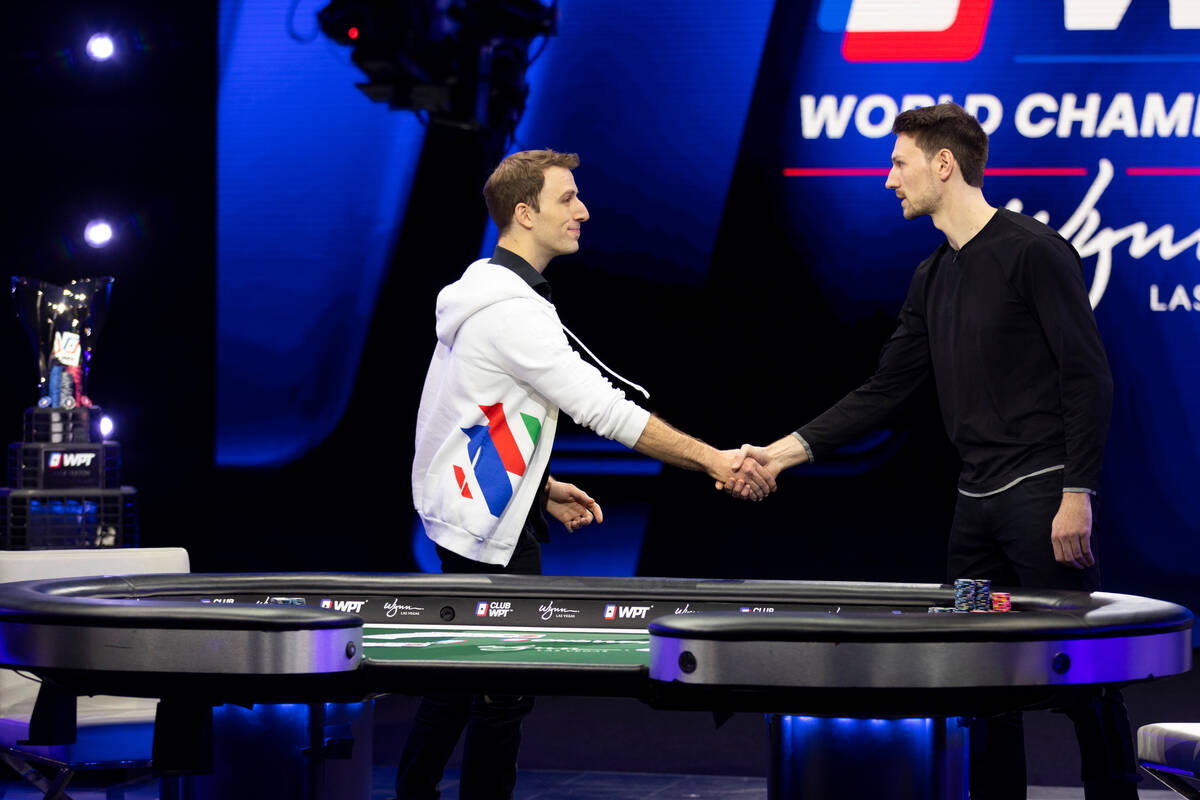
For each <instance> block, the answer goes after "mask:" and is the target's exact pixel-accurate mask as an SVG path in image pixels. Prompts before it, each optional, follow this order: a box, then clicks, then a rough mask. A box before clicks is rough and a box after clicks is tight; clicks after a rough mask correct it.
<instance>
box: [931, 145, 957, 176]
mask: <svg viewBox="0 0 1200 800" xmlns="http://www.w3.org/2000/svg"><path fill="white" fill-rule="evenodd" d="M954 164H955V161H954V153H952V152H950V148H948V147H943V148H942V149H941V150H938V151H937V154H936V155H934V157H933V166H934V169H936V170H937V174H938V177H939V178H941V179H942V180H944V181H946V180H949V179H950V176H951V174H953V173H954Z"/></svg>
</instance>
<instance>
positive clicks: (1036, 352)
mask: <svg viewBox="0 0 1200 800" xmlns="http://www.w3.org/2000/svg"><path fill="white" fill-rule="evenodd" d="M930 373H932V375H933V379H934V382H935V384H936V387H937V396H938V403H939V405H940V407H941V412H942V420H943V423H944V424H945V427H946V433H947V434H949V436H950V440H951V441H952V442H953V443H954V445H955V447H956V448H957V449H958V453H959V455H960V456H961V458H962V462H963V466H962V472H961V473H960V475H959V490H960V491H963V492H967V493H971V494H987V493H990V492H994V491H997V490H999V489H1002V488H1005V487H1006V486H1008V485H1009V484H1011V483H1012V482H1014V481H1015V480H1017V479H1019V478H1021V477H1024V476H1028V475H1030V474H1032V473H1035V472H1037V471H1039V470H1044V469H1048V468H1052V467H1056V466H1059V465H1061V466H1062V467H1063V469H1064V475H1063V486H1064V488H1068V489H1085V490H1090V491H1095V490H1096V488H1097V487H1098V485H1099V478H1100V463H1101V461H1102V459H1103V455H1104V441H1105V438H1106V436H1107V432H1108V423H1109V417H1110V415H1111V413H1112V376H1111V374H1110V372H1109V369H1108V360H1107V358H1106V357H1105V355H1104V346H1103V344H1102V343H1101V341H1100V333H1099V331H1098V330H1097V328H1096V320H1095V317H1094V316H1093V315H1092V309H1091V305H1090V303H1089V302H1088V296H1087V289H1086V287H1085V286H1084V283H1083V268H1082V265H1081V263H1080V261H1079V254H1078V253H1076V251H1075V249H1074V248H1073V247H1071V245H1070V244H1068V243H1067V242H1066V241H1065V240H1064V239H1063V238H1062V237H1061V236H1059V235H1058V233H1056V232H1055V231H1054V230H1052V229H1051V228H1049V227H1047V226H1045V225H1043V224H1042V223H1040V222H1038V221H1037V220H1034V219H1032V218H1030V217H1026V216H1023V215H1021V214H1016V213H1014V212H1011V211H1008V210H1007V209H1004V208H1001V209H998V210H997V211H996V213H995V214H994V215H993V217H992V219H991V220H990V221H989V222H988V223H987V224H986V225H985V226H984V227H983V229H982V230H980V231H979V233H977V234H976V235H975V236H974V237H973V238H972V239H971V240H970V241H968V242H967V243H966V244H965V245H964V246H963V247H962V249H961V250H959V251H957V252H956V251H955V250H953V249H952V248H951V247H950V244H949V243H948V242H945V243H943V244H942V246H941V247H939V248H938V249H937V250H936V251H934V253H933V254H932V255H931V256H930V257H929V258H927V259H925V261H923V262H922V263H921V265H920V266H918V267H917V271H916V273H915V274H914V275H913V280H912V284H911V286H910V287H909V290H908V297H907V298H906V299H905V301H904V306H903V309H902V310H901V312H900V319H899V325H898V326H897V328H896V331H895V333H893V334H892V336H891V338H890V339H889V340H888V342H887V344H886V345H884V348H883V352H882V354H881V356H880V359H879V368H878V369H877V370H876V372H875V374H874V375H873V376H871V378H870V379H868V380H867V382H866V383H864V384H863V385H862V386H860V387H859V388H858V389H855V390H854V391H853V392H851V393H850V394H848V395H846V396H845V397H843V398H842V399H841V400H840V401H838V402H837V404H835V405H834V406H833V407H832V408H830V409H829V410H828V411H826V412H825V413H823V414H821V415H820V416H818V417H817V418H816V419H814V420H813V421H812V422H810V423H808V424H807V425H805V426H804V427H802V428H801V429H800V430H798V431H797V433H798V434H799V435H800V436H801V437H803V439H804V440H805V442H806V443H807V444H808V446H809V447H810V449H811V451H812V453H813V455H814V456H815V457H817V458H819V457H820V456H821V455H822V454H823V453H826V454H827V453H829V452H830V451H832V450H834V449H836V448H837V447H839V446H841V445H843V444H846V443H848V442H850V441H853V440H854V439H856V438H858V437H860V436H862V435H864V434H866V433H868V432H870V431H872V430H874V429H876V428H878V427H880V426H881V425H883V424H885V423H886V422H887V421H888V420H889V419H890V418H891V417H892V415H893V414H894V413H895V412H896V411H897V410H898V409H899V407H900V406H901V405H902V404H903V403H904V401H905V400H907V399H908V398H909V397H911V396H912V394H913V393H914V392H915V391H916V390H917V388H918V387H919V386H920V385H921V383H922V382H923V381H924V380H925V378H926V377H927V376H928V375H929V374H930Z"/></svg>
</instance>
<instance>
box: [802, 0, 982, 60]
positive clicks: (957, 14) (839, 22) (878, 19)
mask: <svg viewBox="0 0 1200 800" xmlns="http://www.w3.org/2000/svg"><path fill="white" fill-rule="evenodd" d="M991 14H992V0H821V6H820V8H819V9H818V11H817V26H818V27H820V29H821V30H823V31H829V32H831V33H836V32H844V33H845V36H844V37H843V39H842V57H843V58H845V59H846V60H847V61H970V60H971V59H972V58H974V57H975V56H976V55H977V54H978V53H979V50H980V48H982V47H983V36H984V33H985V32H986V31H987V24H988V19H989V18H990V17H991Z"/></svg>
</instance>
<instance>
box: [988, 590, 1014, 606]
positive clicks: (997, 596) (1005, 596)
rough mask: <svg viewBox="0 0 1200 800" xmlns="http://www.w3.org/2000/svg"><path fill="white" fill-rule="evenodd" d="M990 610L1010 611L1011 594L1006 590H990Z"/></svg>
mask: <svg viewBox="0 0 1200 800" xmlns="http://www.w3.org/2000/svg"><path fill="white" fill-rule="evenodd" d="M992 611H1012V595H1010V594H1009V593H1008V592H992Z"/></svg>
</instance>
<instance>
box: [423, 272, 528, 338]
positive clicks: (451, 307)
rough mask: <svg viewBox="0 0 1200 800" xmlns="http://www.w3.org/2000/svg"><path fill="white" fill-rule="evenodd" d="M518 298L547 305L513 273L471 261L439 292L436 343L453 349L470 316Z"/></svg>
mask: <svg viewBox="0 0 1200 800" xmlns="http://www.w3.org/2000/svg"><path fill="white" fill-rule="evenodd" d="M518 297H519V298H524V299H526V300H530V299H532V300H535V301H538V302H542V303H545V304H546V305H550V303H549V301H548V300H546V299H545V298H544V297H542V296H541V295H539V294H538V293H537V292H535V291H534V290H533V289H532V288H530V286H529V284H527V283H526V282H525V281H523V280H521V276H519V275H517V274H516V273H515V272H513V271H512V270H510V269H508V268H506V267H502V266H500V265H499V264H493V263H491V261H489V260H488V259H486V258H482V259H480V260H478V261H476V262H474V263H473V264H471V266H469V267H467V269H466V271H465V272H463V274H462V277H461V278H459V279H458V280H456V281H455V282H454V283H451V284H449V285H448V286H446V287H445V288H444V289H442V291H441V292H439V293H438V298H437V328H436V329H437V338H438V341H439V342H441V343H442V344H444V345H446V346H447V347H453V346H454V338H455V337H456V336H457V335H458V329H459V328H461V327H462V324H463V323H464V322H466V321H467V320H468V319H470V318H471V315H473V314H475V313H476V312H477V311H480V310H481V309H484V308H487V307H488V306H490V305H493V304H495V303H499V302H500V301H502V300H512V299H514V298H518Z"/></svg>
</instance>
